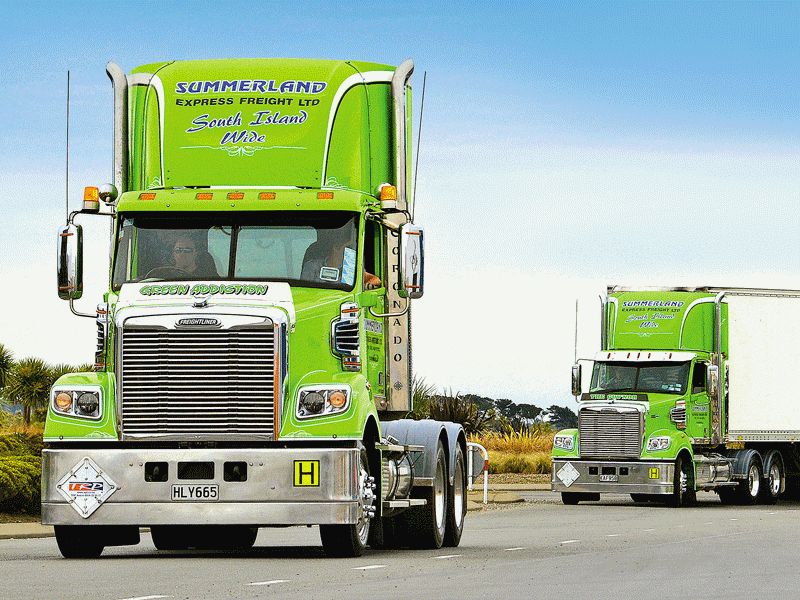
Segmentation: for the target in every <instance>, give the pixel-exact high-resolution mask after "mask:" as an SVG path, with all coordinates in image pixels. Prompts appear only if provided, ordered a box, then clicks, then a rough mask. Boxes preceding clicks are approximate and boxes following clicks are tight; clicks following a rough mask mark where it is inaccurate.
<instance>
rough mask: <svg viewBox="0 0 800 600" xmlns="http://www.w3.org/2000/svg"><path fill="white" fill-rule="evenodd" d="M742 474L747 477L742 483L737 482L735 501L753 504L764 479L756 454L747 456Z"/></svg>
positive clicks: (759, 460)
mask: <svg viewBox="0 0 800 600" xmlns="http://www.w3.org/2000/svg"><path fill="white" fill-rule="evenodd" d="M744 472H745V473H746V475H747V476H746V478H745V479H744V481H741V482H739V486H738V487H737V488H736V490H737V492H738V493H737V496H738V498H737V499H738V501H739V504H755V503H756V502H757V501H758V496H759V494H760V493H761V480H762V479H763V478H764V472H763V468H762V466H761V457H759V456H758V453H756V452H753V453H752V454H750V455H749V456H748V458H747V465H746V466H745V469H744Z"/></svg>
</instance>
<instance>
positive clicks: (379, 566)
mask: <svg viewBox="0 0 800 600" xmlns="http://www.w3.org/2000/svg"><path fill="white" fill-rule="evenodd" d="M385 568H386V565H368V566H366V567H353V571H369V570H370V569H385Z"/></svg>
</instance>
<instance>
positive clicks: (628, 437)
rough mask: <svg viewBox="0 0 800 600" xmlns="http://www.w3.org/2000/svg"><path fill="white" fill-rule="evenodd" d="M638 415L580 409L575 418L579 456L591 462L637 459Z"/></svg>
mask: <svg viewBox="0 0 800 600" xmlns="http://www.w3.org/2000/svg"><path fill="white" fill-rule="evenodd" d="M640 415H641V413H640V412H639V411H638V410H636V409H631V408H622V407H619V408H602V409H598V408H595V407H592V408H584V409H582V410H581V411H580V414H579V415H578V428H579V431H580V453H581V456H582V457H592V458H639V457H640V456H641V455H642V419H641V416H640Z"/></svg>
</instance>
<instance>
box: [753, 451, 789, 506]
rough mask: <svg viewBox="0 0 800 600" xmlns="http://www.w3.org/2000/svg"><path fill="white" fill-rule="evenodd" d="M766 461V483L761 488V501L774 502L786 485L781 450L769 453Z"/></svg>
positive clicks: (765, 502) (764, 502)
mask: <svg viewBox="0 0 800 600" xmlns="http://www.w3.org/2000/svg"><path fill="white" fill-rule="evenodd" d="M765 462H766V467H765V469H764V475H765V483H766V485H764V486H763V487H762V488H761V497H760V498H759V501H760V502H761V503H763V504H774V503H775V501H776V500H777V499H778V497H779V496H780V495H781V493H782V492H783V490H784V488H785V487H786V472H785V471H784V469H783V458H782V457H781V453H780V452H778V451H777V450H774V451H773V452H770V453H769V454H768V455H767V458H766V461H765Z"/></svg>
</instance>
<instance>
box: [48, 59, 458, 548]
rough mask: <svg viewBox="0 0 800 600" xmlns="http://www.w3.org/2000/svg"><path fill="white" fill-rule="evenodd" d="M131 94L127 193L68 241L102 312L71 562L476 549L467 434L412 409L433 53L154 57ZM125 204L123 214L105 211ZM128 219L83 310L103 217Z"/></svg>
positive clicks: (69, 277)
mask: <svg viewBox="0 0 800 600" xmlns="http://www.w3.org/2000/svg"><path fill="white" fill-rule="evenodd" d="M107 70H108V74H109V77H110V78H111V80H112V82H113V87H114V95H115V102H114V111H115V119H114V154H115V158H114V184H113V185H106V186H102V187H101V188H99V189H98V188H87V192H86V196H85V200H84V208H83V210H82V211H79V212H76V213H73V214H71V215H70V216H69V220H68V223H67V225H66V226H64V227H63V228H62V229H61V230H60V232H59V238H58V239H59V257H58V258H59V272H58V283H59V295H60V297H61V298H63V299H65V300H69V301H70V307H71V308H72V310H73V312H75V313H76V314H79V315H82V316H90V317H91V318H93V319H95V320H96V323H97V353H96V360H95V369H94V372H93V373H75V374H69V375H65V376H64V377H62V378H60V379H59V380H58V381H57V382H56V384H55V386H54V387H53V390H52V393H51V400H50V406H49V411H48V416H47V422H46V426H45V431H44V439H45V442H47V444H48V449H46V450H45V451H44V455H43V466H42V471H43V472H42V522H43V523H45V524H49V525H54V526H55V535H56V540H57V542H58V546H59V548H60V550H61V552H62V554H63V555H64V556H66V557H92V556H98V555H99V554H100V553H101V552H102V551H103V548H104V547H106V546H113V545H126V544H136V543H138V542H139V539H140V528H141V527H148V528H149V529H150V532H151V534H152V540H153V543H154V544H155V546H156V547H157V548H159V549H185V548H189V547H203V548H231V547H238V548H242V547H245V548H246V547H249V546H251V545H252V544H253V543H254V541H255V537H256V533H257V530H258V528H259V527H271V526H286V525H319V528H320V534H321V538H322V544H323V546H324V548H325V550H326V552H328V553H329V554H333V555H341V556H356V555H359V554H361V553H362V552H363V551H364V548H365V547H366V546H367V545H371V546H372V547H377V548H383V547H393V546H399V545H417V546H423V547H434V548H436V547H440V546H441V545H443V544H445V545H451V546H455V545H458V544H459V541H460V538H461V533H462V531H463V527H464V517H465V515H466V473H467V469H466V468H465V461H466V456H467V452H466V438H465V435H464V430H463V428H462V427H461V426H460V425H458V424H454V423H449V422H438V421H432V420H426V421H411V420H407V419H402V418H399V417H402V416H403V415H405V414H407V413H408V412H409V411H410V410H411V408H412V363H411V358H412V357H411V321H410V306H409V304H410V301H411V300H412V299H415V298H419V297H421V296H422V294H423V285H424V282H423V251H422V230H421V229H420V228H419V227H416V226H415V225H413V224H412V223H411V214H412V209H411V198H410V195H411V190H410V186H409V183H410V181H411V169H410V168H409V163H410V158H411V151H410V146H411V144H410V141H409V140H410V135H411V114H410V113H411V89H410V87H409V85H408V81H409V77H410V76H411V73H412V71H413V62H412V61H411V60H407V61H406V62H404V63H403V64H402V65H400V66H399V67H397V68H395V67H390V66H387V65H381V64H373V63H364V62H344V61H324V60H268V59H254V60H204V61H177V62H164V63H158V64H149V65H145V66H143V67H140V68H137V69H134V70H133V71H132V72H131V73H130V74H128V75H126V74H125V73H124V72H123V71H122V69H121V68H120V67H119V66H118V65H116V64H114V63H109V65H108V69H107ZM101 200H102V201H104V202H105V204H106V206H107V208H106V209H104V212H102V213H101V212H99V209H100V201H101ZM98 214H99V215H102V218H105V219H107V220H109V221H110V222H111V230H112V244H111V249H112V255H111V257H110V260H111V272H110V276H109V279H108V290H107V292H106V293H105V295H104V297H103V301H102V302H101V303H100V304H99V305H98V306H97V311H96V313H87V314H83V313H80V312H79V311H78V310H77V309H76V308H75V306H74V301H75V300H77V299H79V298H80V297H81V295H82V292H83V291H82V253H83V245H82V238H81V235H82V229H81V225H78V224H77V223H76V222H75V221H76V219H90V218H92V216H93V215H98Z"/></svg>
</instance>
